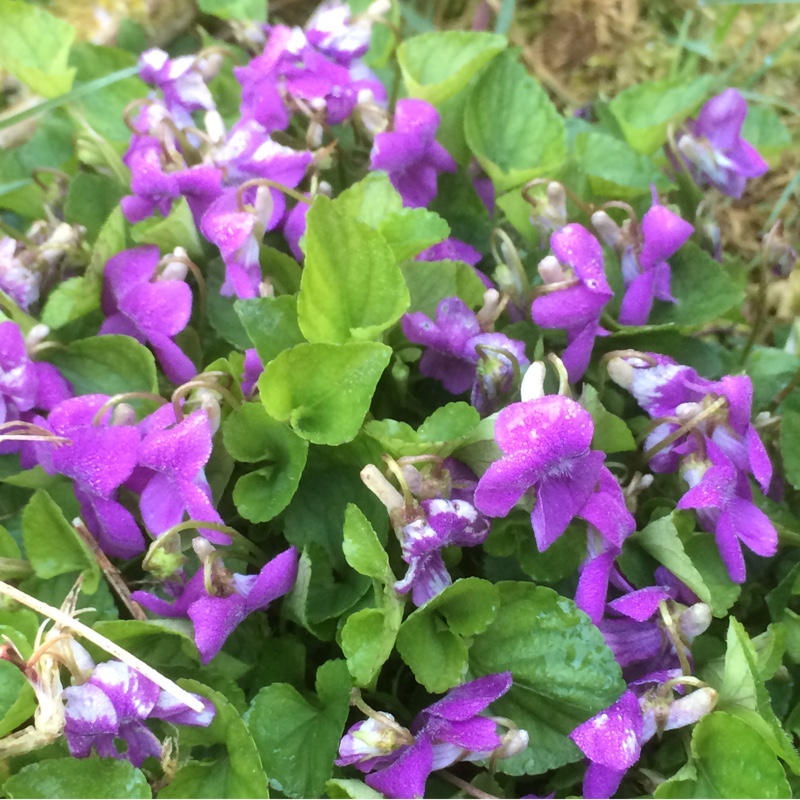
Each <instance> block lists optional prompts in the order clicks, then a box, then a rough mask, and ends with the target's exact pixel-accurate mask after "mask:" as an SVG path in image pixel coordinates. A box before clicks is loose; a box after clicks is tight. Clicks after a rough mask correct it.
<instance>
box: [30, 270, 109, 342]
mask: <svg viewBox="0 0 800 800" xmlns="http://www.w3.org/2000/svg"><path fill="white" fill-rule="evenodd" d="M100 288H101V286H100V282H99V281H97V280H93V279H92V278H87V277H85V276H81V277H78V278H67V280H65V281H62V282H61V283H59V284H58V285H57V286H56V288H55V289H53V291H52V292H51V293H50V294H49V295H48V297H47V302H46V303H45V305H44V309H43V311H42V322H43V323H44V324H45V325H47V327H48V328H51V329H52V330H57V329H58V328H63V327H64V325H67V324H68V323H70V322H73V321H74V320H76V319H80V318H81V317H85V316H86V315H87V314H91V312H92V311H96V310H97V309H99V308H100Z"/></svg>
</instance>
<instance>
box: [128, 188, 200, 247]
mask: <svg viewBox="0 0 800 800" xmlns="http://www.w3.org/2000/svg"><path fill="white" fill-rule="evenodd" d="M131 239H133V241H134V242H136V243H137V244H154V245H156V246H157V247H158V249H159V250H160V251H161V253H162V255H167V254H168V253H171V252H172V251H173V250H174V249H175V248H176V247H183V248H185V250H186V252H187V253H188V254H189V258H191V259H192V260H194V261H202V260H203V246H202V245H201V244H200V237H199V236H198V234H197V228H196V227H195V225H194V217H193V216H192V210H191V209H190V208H189V203H188V202H187V201H186V198H185V197H181V198H180V199H179V200H177V201H176V202H174V203H173V204H172V210H171V211H170V212H169V216H168V217H164V218H161V217H150V218H149V219H145V220H142V221H141V222H137V223H136V225H134V226H133V227H132V228H131Z"/></svg>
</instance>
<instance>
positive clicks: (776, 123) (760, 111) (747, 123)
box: [742, 103, 792, 160]
mask: <svg viewBox="0 0 800 800" xmlns="http://www.w3.org/2000/svg"><path fill="white" fill-rule="evenodd" d="M742 138H743V139H745V140H746V141H747V142H749V143H750V144H751V145H753V147H755V148H756V150H758V152H759V153H761V155H762V156H764V158H767V159H770V160H771V159H775V157H776V156H778V155H780V153H781V152H782V151H783V150H785V149H786V148H787V147H788V146H789V145H790V144H791V143H792V137H791V135H790V133H789V131H788V129H787V127H786V126H785V125H784V124H783V121H782V120H781V118H780V117H779V116H778V115H777V114H776V113H775V110H774V109H772V108H770V107H769V106H758V105H755V103H750V104H749V105H748V107H747V116H746V117H745V120H744V125H743V126H742Z"/></svg>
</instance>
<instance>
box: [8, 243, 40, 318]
mask: <svg viewBox="0 0 800 800" xmlns="http://www.w3.org/2000/svg"><path fill="white" fill-rule="evenodd" d="M18 246H19V242H17V240H16V239H11V238H10V237H8V236H4V237H3V238H2V239H0V289H1V290H2V291H4V292H5V293H6V294H7V295H8V296H9V297H10V298H11V299H12V300H13V301H14V302H15V303H16V304H17V305H18V306H19V307H20V308H21V309H22V310H23V311H27V310H28V308H29V307H30V305H31V304H32V303H35V302H36V301H37V300H38V299H39V284H40V283H41V279H42V276H41V274H40V273H39V272H37V271H35V270H33V269H31V265H30V264H26V263H25V261H24V260H23V259H22V258H21V257H20V256H19V255H17V248H18Z"/></svg>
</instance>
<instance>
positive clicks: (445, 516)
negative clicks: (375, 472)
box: [394, 500, 489, 606]
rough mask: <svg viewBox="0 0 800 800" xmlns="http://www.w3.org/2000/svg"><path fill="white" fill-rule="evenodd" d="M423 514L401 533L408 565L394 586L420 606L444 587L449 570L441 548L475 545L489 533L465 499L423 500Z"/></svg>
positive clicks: (449, 580)
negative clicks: (403, 575)
mask: <svg viewBox="0 0 800 800" xmlns="http://www.w3.org/2000/svg"><path fill="white" fill-rule="evenodd" d="M421 506H422V510H423V512H424V516H423V517H421V518H420V519H417V520H414V521H413V522H411V523H409V524H408V525H406V526H405V527H404V528H403V530H402V533H401V537H402V541H401V546H402V552H403V561H405V562H406V563H407V564H408V565H409V567H408V571H407V572H406V575H405V577H404V578H403V580H401V581H398V582H397V583H396V584H395V586H394V588H395V590H396V591H398V592H399V593H400V594H407V593H408V592H409V591H411V592H412V595H411V596H412V600H413V601H414V605H415V606H421V605H423V604H425V603H427V602H428V600H430V599H432V598H433V597H435V596H436V595H437V594H439V592H441V591H442V590H444V589H445V588H447V587H448V586H449V585H450V584H451V583H452V579H451V578H450V573H449V572H448V571H447V567H446V566H445V564H444V560H443V559H442V555H441V550H442V548H443V547H450V546H453V545H455V546H458V547H474V546H476V545H479V544H481V543H482V542H483V541H484V540H485V539H486V537H487V536H488V534H489V520H488V519H487V518H486V517H484V516H483V515H482V514H480V513H479V512H478V510H477V509H476V508H475V506H473V505H472V504H471V503H469V502H467V501H465V500H423V501H422V503H421Z"/></svg>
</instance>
